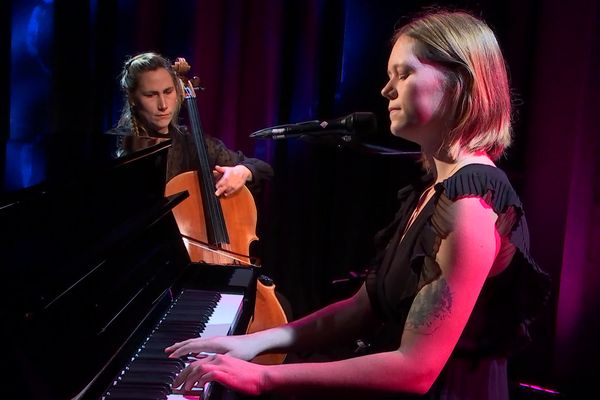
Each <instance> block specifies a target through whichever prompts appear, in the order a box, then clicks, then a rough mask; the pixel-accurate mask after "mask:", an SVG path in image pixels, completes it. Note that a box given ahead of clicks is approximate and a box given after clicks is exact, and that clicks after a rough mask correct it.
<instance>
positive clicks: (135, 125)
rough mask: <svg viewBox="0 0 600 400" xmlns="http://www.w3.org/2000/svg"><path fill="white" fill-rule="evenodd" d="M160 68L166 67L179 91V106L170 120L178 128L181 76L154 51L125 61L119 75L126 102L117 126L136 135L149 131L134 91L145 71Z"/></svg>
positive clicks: (178, 105) (167, 61)
mask: <svg viewBox="0 0 600 400" xmlns="http://www.w3.org/2000/svg"><path fill="white" fill-rule="evenodd" d="M160 68H164V69H165V70H167V72H169V74H170V75H171V77H172V78H173V84H174V85H175V90H176V91H177V108H176V110H175V112H174V115H173V119H172V120H171V122H170V125H171V126H173V127H175V128H177V126H176V123H177V118H178V116H179V110H180V107H181V103H182V101H183V92H182V89H181V85H179V83H178V82H179V78H178V77H177V73H176V72H175V70H173V67H172V66H171V62H170V61H169V60H168V59H167V58H165V57H163V56H161V55H160V54H157V53H152V52H148V53H141V54H138V55H136V56H133V57H131V58H129V59H128V60H127V61H126V62H125V64H124V65H123V70H122V71H121V74H120V76H119V83H120V86H121V90H122V91H123V93H124V94H125V104H124V105H123V109H122V110H121V117H120V118H119V122H118V123H117V126H119V127H128V128H131V130H132V131H133V134H134V135H135V136H143V135H144V134H145V133H147V126H146V122H145V121H143V120H142V119H141V118H140V117H139V116H138V115H137V113H136V109H135V102H134V93H135V91H136V90H137V88H138V85H139V80H140V75H141V74H142V73H144V72H148V71H156V70H157V69H160Z"/></svg>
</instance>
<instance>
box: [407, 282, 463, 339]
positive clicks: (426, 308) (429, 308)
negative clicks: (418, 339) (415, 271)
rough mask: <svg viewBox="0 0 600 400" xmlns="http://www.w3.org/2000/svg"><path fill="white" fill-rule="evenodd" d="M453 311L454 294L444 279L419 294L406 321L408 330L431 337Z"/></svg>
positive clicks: (428, 286) (426, 286)
mask: <svg viewBox="0 0 600 400" xmlns="http://www.w3.org/2000/svg"><path fill="white" fill-rule="evenodd" d="M451 310H452V292H450V287H449V286H448V283H447V282H446V280H445V279H444V278H443V277H440V278H439V279H436V280H435V281H433V282H431V283H430V284H429V285H425V286H424V287H423V288H422V289H421V291H420V292H419V293H417V295H416V297H415V299H414V301H413V304H412V306H411V308H410V311H409V313H408V317H407V319H406V329H410V330H413V331H418V332H420V333H422V334H425V335H429V334H431V333H433V332H434V331H435V330H436V329H437V328H438V326H439V323H440V322H441V321H442V320H444V319H446V318H447V317H448V315H450V312H451Z"/></svg>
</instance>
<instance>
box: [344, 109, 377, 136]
mask: <svg viewBox="0 0 600 400" xmlns="http://www.w3.org/2000/svg"><path fill="white" fill-rule="evenodd" d="M349 128H350V129H351V130H352V131H353V132H355V133H359V134H361V135H370V134H374V133H375V132H377V117H376V116H375V114H373V113H371V112H355V113H353V114H352V118H351V126H350V127H349Z"/></svg>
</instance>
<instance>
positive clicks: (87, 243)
mask: <svg viewBox="0 0 600 400" xmlns="http://www.w3.org/2000/svg"><path fill="white" fill-rule="evenodd" d="M119 140H125V141H131V143H133V144H135V147H132V148H133V150H132V151H129V152H126V153H122V154H119V156H118V157H115V156H114V153H110V151H111V150H112V149H114V146H115V143H117V141H119ZM99 141H100V143H99V144H98V146H104V147H102V150H106V151H108V153H107V154H105V156H104V157H103V158H102V157H99V158H97V159H95V160H93V161H92V160H90V163H89V165H87V166H86V167H85V168H81V169H80V170H77V171H73V174H72V175H71V176H69V177H65V178H64V179H61V180H55V181H53V182H45V183H44V184H40V185H37V186H35V187H31V188H27V189H24V190H22V191H19V192H15V193H11V195H10V197H7V198H4V199H3V200H2V201H0V235H1V236H2V238H3V240H2V241H0V254H1V257H2V262H1V266H0V272H1V273H2V280H3V283H4V288H3V289H2V290H1V291H0V293H1V294H0V301H1V306H0V317H1V318H2V321H3V326H5V327H6V331H7V333H8V337H9V341H8V343H10V345H8V346H7V347H9V348H8V349H7V353H8V354H6V358H5V361H6V365H11V369H12V371H11V374H9V378H8V379H9V380H10V381H11V382H10V383H11V385H13V387H15V386H16V387H19V385H22V386H24V387H23V388H20V389H22V396H21V397H22V398H29V397H30V398H36V399H44V398H48V399H54V398H68V397H69V396H71V395H72V394H76V393H78V392H79V391H80V390H81V384H83V383H84V382H88V381H89V376H90V374H93V373H95V372H97V371H96V369H97V364H98V363H103V362H104V361H105V360H103V359H102V357H106V356H107V353H109V351H111V350H110V349H113V348H114V346H116V345H118V343H119V340H121V339H123V338H119V335H124V334H125V333H119V334H117V333H116V332H111V329H114V328H112V327H113V326H115V325H114V322H115V317H116V316H118V315H120V316H121V317H120V318H122V319H123V318H124V319H125V322H126V323H128V320H131V323H132V324H133V323H135V319H134V318H133V316H135V314H136V313H132V312H130V313H129V314H127V312H124V311H122V309H123V307H124V304H130V302H132V303H135V302H137V301H141V300H142V297H143V296H139V295H137V293H142V291H144V290H145V288H147V287H150V286H152V285H150V284H149V282H158V283H160V284H161V285H168V282H169V280H170V279H172V278H173V276H174V275H176V274H178V273H180V272H181V269H182V268H183V266H184V265H187V263H189V258H188V256H187V251H186V250H185V247H184V245H183V243H182V241H181V238H180V235H179V231H178V229H177V225H176V223H175V220H174V218H173V217H172V214H171V212H170V210H171V209H172V207H174V206H175V205H176V204H178V203H179V202H180V201H181V200H183V198H185V197H186V194H185V193H184V194H179V195H175V196H173V197H170V198H168V199H166V198H165V197H164V185H165V176H166V163H167V154H168V149H169V147H170V140H154V139H153V140H150V141H146V143H149V145H148V146H143V145H140V144H143V143H144V142H145V140H144V139H143V138H137V139H136V138H121V137H118V136H105V137H103V138H102V139H100V140H99ZM134 142H135V143H134ZM138 145H139V146H138ZM99 149H100V147H99ZM100 153H101V152H99V153H98V154H100ZM167 264H168V265H169V267H168V268H165V265H167ZM161 290H164V289H161V286H160V285H159V286H158V287H155V288H154V289H153V291H152V292H151V293H149V294H147V295H146V296H145V297H144V299H145V300H144V301H146V302H147V301H149V299H150V298H152V296H157V293H159V292H160V291H161ZM89 346H95V347H96V348H97V353H94V352H92V353H91V354H86V350H88V349H89V348H90V347H89ZM28 395H29V396H28Z"/></svg>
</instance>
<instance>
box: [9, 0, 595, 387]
mask: <svg viewBox="0 0 600 400" xmlns="http://www.w3.org/2000/svg"><path fill="white" fill-rule="evenodd" d="M597 3H598V2H597V1H594V0H574V1H571V2H565V1H559V0H550V1H541V0H539V1H533V0H526V1H517V0H507V1H502V2H498V1H492V0H488V1H455V2H438V3H436V4H437V5H440V6H445V7H451V8H464V9H467V10H470V11H473V12H474V13H475V14H477V15H480V16H482V17H483V18H484V19H486V21H488V23H489V24H490V25H491V27H492V28H493V29H494V30H495V31H496V32H497V35H498V39H499V42H500V45H501V47H502V49H503V51H504V54H505V57H506V60H507V64H508V67H509V76H510V81H511V86H512V88H513V99H514V102H515V105H516V112H515V118H514V121H515V123H514V132H515V143H514V145H513V147H511V149H510V151H509V153H508V155H507V156H506V157H505V158H504V159H502V160H501V161H500V166H501V167H502V168H503V169H505V171H506V172H507V173H508V174H509V176H510V177H511V179H512V180H513V182H514V184H515V187H516V188H517V190H518V191H519V192H520V194H521V195H522V199H523V201H524V204H525V209H526V212H527V218H528V222H529V225H530V232H531V237H532V253H533V254H534V257H535V258H536V260H537V261H538V263H539V264H540V265H541V266H542V267H543V268H544V269H545V270H546V271H548V272H549V273H550V275H551V276H552V278H553V282H554V295H553V297H552V300H551V303H550V304H549V306H548V309H547V310H546V314H545V315H544V316H543V317H542V319H541V320H540V321H538V323H537V325H536V335H537V336H536V341H535V342H534V345H533V346H532V348H530V349H529V350H528V351H527V353H526V354H524V355H523V356H521V357H520V358H518V359H516V360H515V363H514V364H513V367H512V372H511V373H512V375H513V378H514V380H515V382H527V383H531V384H537V385H541V386H544V387H547V388H550V389H554V390H558V391H560V392H561V393H563V394H565V395H569V394H571V397H572V398H575V396H576V393H578V391H580V390H582V389H583V388H591V387H592V386H593V383H594V379H597V378H598V368H597V366H596V363H597V360H598V359H599V357H600V351H599V350H598V346H597V344H596V338H597V337H598V334H599V331H600V329H599V328H600V327H599V324H598V320H597V317H596V315H597V314H596V313H597V309H598V288H599V286H600V275H599V273H598V272H597V271H598V268H597V267H598V265H599V264H600V253H599V250H598V248H599V246H598V244H600V241H599V239H600V229H599V228H598V226H599V222H600V190H599V189H598V187H599V185H598V181H599V176H598V175H599V170H598V164H599V163H598V157H597V155H596V154H597V153H598V142H599V140H598V137H599V134H600V129H599V128H598V122H599V121H598V120H599V114H600V113H599V112H598V111H600V110H599V108H600V100H599V99H598V93H599V89H600V82H599V78H598V74H597V72H596V71H598V69H599V67H600V65H599V60H600V57H599V56H598V54H599V50H600V44H599V43H600V39H599V38H600V32H599V30H600V28H599V27H598V25H599V24H598V22H600V21H599V17H600V6H599V5H598V4H597ZM433 4H434V3H431V2H424V1H367V0H364V1H361V0H346V1H343V0H333V1H316V0H308V1H277V0H246V1H243V0H225V1H216V0H214V1H208V0H205V1H158V0H153V1H142V0H139V1H134V0H129V1H123V0H121V1H118V0H103V1H92V0H90V1H54V2H52V1H49V0H47V1H42V0H21V1H12V2H11V1H5V2H2V5H1V6H0V7H1V10H0V11H1V12H0V15H1V17H0V18H2V21H1V22H2V23H1V24H0V26H2V28H1V29H2V35H1V38H2V39H1V40H2V46H1V47H0V48H1V49H2V56H3V59H5V60H7V61H8V62H7V66H8V68H5V70H6V69H8V71H9V72H8V73H7V74H5V75H3V80H2V84H1V85H0V88H2V89H1V92H0V97H1V102H0V104H1V106H2V113H1V120H0V143H1V147H0V176H2V192H3V196H12V195H14V194H15V193H17V192H18V191H19V190H21V189H22V188H26V187H32V186H35V185H38V184H40V183H44V182H52V181H60V180H61V179H64V178H65V177H68V176H70V175H71V174H73V173H74V171H77V170H79V169H80V167H81V166H83V165H85V164H86V163H87V162H88V161H89V159H90V157H91V154H93V153H94V150H95V149H94V145H93V144H94V143H95V138H96V137H97V136H98V135H101V134H102V132H104V131H105V130H106V129H108V128H110V127H111V126H113V125H114V123H115V122H116V119H117V118H118V112H119V109H120V107H121V102H122V99H121V94H120V93H119V91H118V87H117V75H118V73H119V72H120V69H121V66H122V63H123V62H124V60H125V58H126V56H128V55H134V54H136V53H138V52H142V51H149V50H153V51H157V52H160V53H162V54H164V55H165V56H167V57H170V58H172V59H174V58H175V57H185V58H186V59H187V60H188V62H189V63H190V64H191V66H192V71H191V72H192V73H193V74H195V75H198V76H199V77H200V78H201V81H202V85H203V86H204V87H205V88H206V89H205V90H204V91H203V92H202V93H200V94H199V97H198V105H199V109H200V115H201V118H202V123H203V125H204V128H205V130H206V132H207V133H209V134H212V135H214V136H217V137H220V138H221V139H222V140H223V141H225V143H226V144H227V145H228V146H229V147H231V148H235V149H241V150H243V151H244V153H245V154H247V155H248V156H254V157H259V158H262V159H264V160H266V161H268V162H270V163H271V164H272V165H273V167H274V169H275V173H276V174H275V178H274V180H273V181H272V182H270V183H269V184H268V185H267V186H266V187H265V188H264V190H263V191H262V193H260V194H259V195H258V196H257V197H256V200H257V204H258V207H259V225H258V235H259V237H260V241H259V242H258V243H256V244H254V245H253V246H254V247H253V251H254V252H255V253H256V254H257V255H259V256H260V258H261V260H262V265H263V269H264V271H265V272H266V273H267V274H268V275H270V276H271V277H272V278H273V279H274V280H275V282H276V284H277V287H278V289H279V291H280V292H281V293H282V294H283V295H284V296H285V297H286V298H287V299H288V300H289V303H290V304H291V307H292V312H293V316H294V317H298V316H301V315H304V314H306V313H308V312H310V311H312V310H314V309H316V308H318V307H320V306H322V305H323V304H325V303H327V302H329V301H331V300H333V299H336V298H339V297H340V296H342V295H344V294H345V293H346V291H347V290H352V289H353V288H354V282H352V281H351V282H350V284H348V283H338V284H332V281H334V280H338V279H342V280H344V279H345V278H348V277H349V276H350V275H349V273H350V272H351V271H355V272H360V271H362V269H363V268H364V266H365V264H366V263H367V261H368V260H369V258H370V256H371V255H372V247H371V238H372V236H373V234H374V232H376V231H377V230H378V229H379V228H381V227H382V226H383V225H384V224H385V222H386V221H388V220H389V219H390V217H391V216H392V215H393V213H394V211H395V207H396V203H395V193H396V191H397V190H398V189H399V188H400V187H401V186H402V185H403V184H404V182H406V181H407V180H408V179H409V178H410V177H412V176H414V175H415V174H416V173H418V167H417V166H416V164H415V162H414V157H412V156H410V155H402V154H399V153H401V151H413V150H415V148H414V146H412V145H411V144H410V143H407V142H404V141H402V140H401V139H396V138H393V137H391V136H390V135H389V133H388V118H387V112H386V104H387V103H386V101H385V100H384V99H383V98H382V97H381V95H380V93H379V92H380V90H381V88H382V86H383V85H384V83H385V81H386V72H385V70H386V65H387V64H386V63H387V57H388V53H389V49H390V46H389V38H390V36H391V34H392V32H393V29H394V27H395V26H396V24H398V23H401V22H402V20H403V19H405V18H407V17H410V16H411V15H413V14H414V13H415V12H418V11H420V10H422V9H423V7H425V6H431V5H433ZM354 111H371V112H374V113H376V115H377V116H378V121H379V129H378V132H377V133H376V134H373V135H371V136H369V137H367V138H362V139H361V141H362V142H364V143H367V144H372V145H377V146H384V147H386V148H390V149H395V150H398V152H397V154H378V153H377V152H374V151H369V150H367V149H365V148H364V147H360V146H356V145H351V146H347V145H338V144H337V143H331V142H322V141H302V140H294V139H290V140H287V141H277V142H275V141H269V140H255V139H250V138H248V135H249V134H250V133H251V132H253V131H256V130H258V129H261V128H265V127H268V126H273V125H277V124H283V123H293V122H300V121H305V120H312V119H330V118H334V117H339V116H342V115H346V114H349V113H351V112H354ZM47 268H52V261H49V264H48V266H47Z"/></svg>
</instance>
